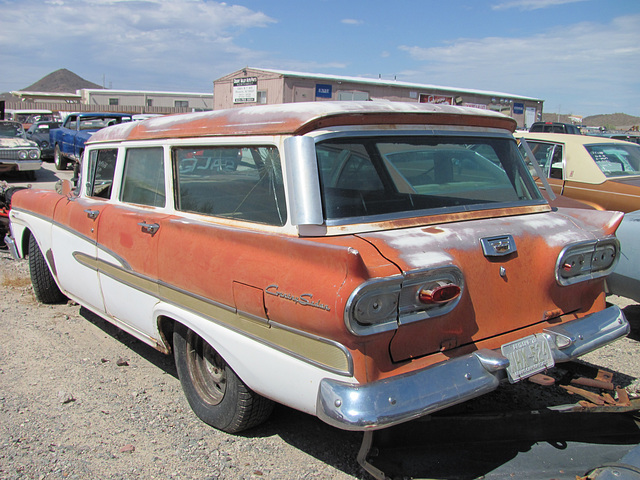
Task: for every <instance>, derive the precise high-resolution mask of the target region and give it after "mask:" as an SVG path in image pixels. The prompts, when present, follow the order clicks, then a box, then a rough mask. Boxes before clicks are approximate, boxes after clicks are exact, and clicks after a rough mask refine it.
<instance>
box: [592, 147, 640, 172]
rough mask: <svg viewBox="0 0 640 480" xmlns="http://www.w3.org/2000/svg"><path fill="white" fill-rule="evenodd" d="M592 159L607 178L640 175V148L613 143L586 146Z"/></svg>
mask: <svg viewBox="0 0 640 480" xmlns="http://www.w3.org/2000/svg"><path fill="white" fill-rule="evenodd" d="M584 148H586V149H587V152H589V155H591V158H593V160H594V161H595V162H596V165H597V166H598V168H599V169H600V170H601V171H602V173H604V174H605V176H607V177H620V176H628V175H640V146H638V145H632V144H629V145H621V144H612V143H608V144H607V143H602V144H592V145H585V146H584Z"/></svg>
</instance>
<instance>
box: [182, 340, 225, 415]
mask: <svg viewBox="0 0 640 480" xmlns="http://www.w3.org/2000/svg"><path fill="white" fill-rule="evenodd" d="M226 365H227V364H226V363H225V361H224V360H223V359H222V357H221V356H220V355H219V354H218V352H216V351H215V350H214V349H213V348H211V346H210V345H209V344H208V343H207V342H205V341H204V340H202V338H200V337H199V336H198V335H197V334H195V333H194V332H192V331H191V330H190V331H189V333H188V334H187V366H188V368H189V374H190V375H191V381H192V383H193V386H194V387H195V389H196V391H197V392H198V395H199V396H200V398H202V400H204V401H205V402H206V403H208V404H210V405H218V404H219V403H220V402H221V401H222V399H223V398H224V394H225V392H226V388H227V374H226Z"/></svg>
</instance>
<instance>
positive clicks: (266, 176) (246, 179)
mask: <svg viewBox="0 0 640 480" xmlns="http://www.w3.org/2000/svg"><path fill="white" fill-rule="evenodd" d="M173 161H174V166H173V167H174V176H175V178H176V182H175V184H176V188H175V191H176V208H177V209H178V210H181V211H185V212H194V213H202V214H205V215H211V216H216V217H223V218H231V219H235V220H246V221H250V222H255V223H264V224H268V225H277V226H282V225H284V224H285V223H286V220H287V209H286V204H285V199H284V183H283V180H282V167H281V165H280V154H279V152H278V149H277V148H276V147H273V146H251V147H242V146H238V147H226V146H225V147H211V146H207V147H201V146H193V147H176V148H174V150H173Z"/></svg>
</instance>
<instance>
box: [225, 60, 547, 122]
mask: <svg viewBox="0 0 640 480" xmlns="http://www.w3.org/2000/svg"><path fill="white" fill-rule="evenodd" d="M332 100H387V101H397V102H421V103H444V104H448V105H461V106H469V107H476V108H482V109H489V110H495V111H498V112H502V113H504V114H505V115H509V116H510V117H513V118H514V119H515V120H516V121H517V122H518V126H519V127H522V128H524V127H528V126H529V125H531V124H532V123H533V122H535V121H538V120H540V119H541V118H542V105H543V100H541V99H539V98H531V97H524V96H519V95H513V94H510V93H501V92H490V91H484V90H470V89H462V88H453V87H443V86H437V85H424V84H417V83H406V82H398V81H396V80H383V79H381V78H377V79H375V78H364V77H341V76H336V75H322V74H313V73H301V72H290V71H286V70H271V69H262V68H249V67H247V68H243V69H241V70H238V71H236V72H233V73H231V74H229V75H226V76H224V77H222V78H219V79H218V80H215V81H214V82H213V103H214V106H213V109H214V110H220V109H223V108H233V107H238V106H242V105H259V104H278V103H292V102H322V101H332Z"/></svg>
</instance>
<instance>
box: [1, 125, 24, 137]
mask: <svg viewBox="0 0 640 480" xmlns="http://www.w3.org/2000/svg"><path fill="white" fill-rule="evenodd" d="M23 136H24V129H23V128H22V125H20V124H19V123H12V122H7V123H0V138H16V137H18V138H21V137H23Z"/></svg>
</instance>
